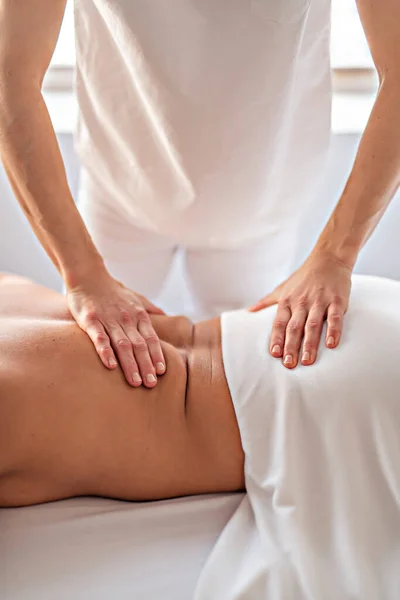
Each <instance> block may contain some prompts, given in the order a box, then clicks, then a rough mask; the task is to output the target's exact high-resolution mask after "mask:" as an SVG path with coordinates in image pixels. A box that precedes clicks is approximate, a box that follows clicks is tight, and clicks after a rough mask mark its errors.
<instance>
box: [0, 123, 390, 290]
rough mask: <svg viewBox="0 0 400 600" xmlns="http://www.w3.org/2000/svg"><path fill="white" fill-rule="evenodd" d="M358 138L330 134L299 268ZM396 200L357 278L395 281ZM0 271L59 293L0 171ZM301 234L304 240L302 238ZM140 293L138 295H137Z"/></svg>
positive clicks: (64, 146) (72, 170)
mask: <svg viewBox="0 0 400 600" xmlns="http://www.w3.org/2000/svg"><path fill="white" fill-rule="evenodd" d="M58 139H59V143H60V147H61V151H62V154H63V157H64V161H65V165H66V170H67V175H68V179H69V182H70V186H71V190H72V192H73V194H74V195H75V194H76V191H77V186H78V178H79V164H78V160H77V158H76V155H75V153H74V151H73V141H72V136H70V135H60V136H59V138H58ZM358 141H359V136H357V135H336V136H334V138H333V140H332V148H331V156H330V161H329V168H328V171H327V174H326V178H325V182H324V185H323V192H322V193H321V194H320V196H319V197H318V198H317V200H316V202H315V204H314V206H313V207H312V209H311V210H310V211H308V213H307V215H305V216H304V220H303V223H300V224H299V232H301V238H302V241H301V242H300V241H299V242H298V253H297V262H298V264H301V262H302V260H303V259H304V258H305V257H306V255H307V253H308V252H309V250H310V249H311V248H312V246H313V244H314V242H315V240H316V238H317V236H318V233H319V231H320V230H321V228H322V227H323V225H324V223H325V221H326V219H327V217H328V215H329V213H330V211H331V210H332V208H333V206H334V204H335V202H336V201H337V198H338V196H339V194H340V192H341V190H342V188H343V186H344V182H345V180H346V178H347V175H348V172H349V170H350V167H351V164H352V161H353V158H354V155H355V152H356V148H357V144H358ZM399 199H400V196H399V195H398V196H397V198H395V199H394V201H393V202H392V204H391V206H390V207H389V210H388V211H387V213H386V215H385V216H384V218H383V220H382V221H381V223H380V225H379V227H378V229H377V231H376V232H375V234H374V236H373V237H372V239H371V240H370V241H369V243H368V245H367V247H366V248H365V249H364V250H363V251H362V253H361V255H360V258H359V261H358V263H357V266H356V271H357V272H360V273H368V274H376V275H381V276H385V277H392V278H395V279H400V260H399V254H400V252H399V242H398V232H399V231H400V200H399ZM0 215H1V216H0V271H1V270H3V271H12V272H15V273H20V274H22V275H27V276H28V277H31V278H32V279H34V280H36V281H38V282H39V283H43V284H45V285H48V286H50V287H53V288H55V289H61V280H60V277H59V276H58V273H57V272H56V270H55V268H54V267H53V265H52V264H51V262H50V260H49V259H48V258H47V256H46V254H45V252H44V251H43V250H42V248H41V247H40V245H39V243H38V242H37V240H36V238H35V236H34V235H33V233H32V232H31V230H30V227H29V225H28V223H27V221H26V220H25V217H24V215H23V214H22V212H21V210H20V208H19V206H18V204H17V202H16V200H15V198H14V197H13V195H12V192H11V190H10V187H9V184H8V182H7V179H6V175H5V173H4V171H3V169H2V168H1V166H0ZM304 232H306V233H305V235H304ZM139 291H140V290H139Z"/></svg>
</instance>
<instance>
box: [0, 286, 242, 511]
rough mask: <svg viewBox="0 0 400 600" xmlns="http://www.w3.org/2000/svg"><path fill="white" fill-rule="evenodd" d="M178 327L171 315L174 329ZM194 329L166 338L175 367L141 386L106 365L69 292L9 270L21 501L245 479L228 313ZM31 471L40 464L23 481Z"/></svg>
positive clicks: (3, 364) (5, 304)
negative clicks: (70, 304)
mask: <svg viewBox="0 0 400 600" xmlns="http://www.w3.org/2000/svg"><path fill="white" fill-rule="evenodd" d="M159 319H164V320H165V318H163V317H159ZM155 326H156V328H157V323H155ZM175 326H176V322H175V323H173V322H171V327H172V329H171V328H170V327H169V326H168V320H167V321H164V323H161V324H160V330H161V331H163V332H164V334H165V335H164V337H166V338H167V339H168V337H169V335H170V337H173V334H172V331H173V329H174V327H175ZM169 332H171V334H169ZM193 339H194V343H193V345H187V343H186V342H185V344H182V345H181V346H180V347H176V346H174V345H172V344H170V343H167V342H163V350H164V354H165V357H166V361H167V374H166V375H165V376H164V377H162V378H160V379H159V382H158V385H157V387H156V388H155V389H154V390H151V391H150V390H146V389H144V388H139V389H133V388H131V387H130V386H128V385H127V384H126V383H125V381H124V378H123V375H122V373H121V372H120V371H119V370H118V371H115V372H111V371H107V370H106V369H105V368H104V367H103V366H102V365H101V363H100V361H99V359H98V357H97V355H96V353H95V351H94V349H93V347H92V344H91V342H90V341H89V339H88V338H87V336H86V334H84V333H83V332H82V331H81V330H80V329H79V327H78V326H77V325H76V324H75V323H74V322H73V321H72V319H71V317H70V315H69V313H68V311H67V309H66V304H65V299H64V298H63V297H62V296H61V295H59V294H57V293H56V292H52V291H50V290H47V289H45V288H41V287H40V286H36V285H33V284H30V283H21V282H20V280H16V281H14V282H12V281H11V280H10V281H9V282H8V283H6V282H3V283H2V282H1V281H0V415H1V418H0V461H2V458H1V457H2V456H3V457H4V456H5V455H7V456H8V457H9V462H10V463H11V466H12V465H14V467H13V468H11V469H10V467H9V471H10V476H12V473H13V472H14V473H15V474H16V476H17V481H18V486H19V487H18V490H19V491H18V493H19V494H20V498H21V502H22V503H27V502H26V501H27V500H29V502H28V503H31V502H35V501H43V500H44V499H48V500H50V499H55V498H57V497H66V496H71V495H82V494H94V495H104V496H111V497H118V498H126V499H131V500H140V499H153V498H163V497H171V496H175V495H184V494H191V493H206V492H218V491H230V490H233V489H239V488H240V487H242V477H243V465H242V451H241V445H240V437H239V433H238V429H237V424H236V419H235V416H234V411H233V407H232V403H231V399H230V395H229V390H228V386H227V383H226V379H225V375H224V371H223V365H222V356H221V341H220V325H219V320H214V321H212V322H209V323H204V324H201V325H199V326H198V327H197V328H196V330H195V335H194V338H193ZM186 365H187V366H186ZM0 470H1V464H0ZM21 471H25V472H26V473H29V476H27V477H25V479H24V484H23V485H21V481H20V478H19V476H20V473H21ZM35 494H37V495H38V496H37V497H36V496H35ZM0 496H1V486H0ZM3 501H4V500H3Z"/></svg>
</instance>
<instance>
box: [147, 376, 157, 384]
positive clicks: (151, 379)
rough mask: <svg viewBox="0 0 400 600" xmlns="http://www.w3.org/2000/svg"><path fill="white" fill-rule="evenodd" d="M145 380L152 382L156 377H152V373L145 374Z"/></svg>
mask: <svg viewBox="0 0 400 600" xmlns="http://www.w3.org/2000/svg"><path fill="white" fill-rule="evenodd" d="M146 381H147V383H154V382H155V381H157V379H156V378H155V377H154V375H151V374H150V375H147V377H146Z"/></svg>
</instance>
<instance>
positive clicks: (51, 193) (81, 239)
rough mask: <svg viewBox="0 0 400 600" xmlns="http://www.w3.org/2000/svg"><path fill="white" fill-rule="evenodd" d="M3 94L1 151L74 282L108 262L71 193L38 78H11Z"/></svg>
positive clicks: (35, 221) (33, 219)
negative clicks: (101, 256)
mask: <svg viewBox="0 0 400 600" xmlns="http://www.w3.org/2000/svg"><path fill="white" fill-rule="evenodd" d="M6 78H7V74H4V73H2V74H1V79H2V88H1V93H0V155H1V158H2V160H3V163H4V167H5V170H6V172H7V174H8V177H9V180H10V182H11V185H12V187H13V189H14V192H15V195H16V196H17V198H18V200H19V203H20V205H21V207H22V209H23V211H24V213H25V214H26V216H27V218H28V219H29V221H30V223H31V226H32V228H33V230H34V231H35V233H36V235H37V237H38V238H39V240H40V242H41V244H42V246H43V247H44V248H45V250H46V251H47V253H48V255H49V256H50V258H51V260H52V261H53V263H54V264H55V266H56V268H57V269H58V270H59V272H60V273H61V275H62V276H63V278H64V280H65V281H66V282H67V283H68V282H70V283H71V285H73V284H74V282H75V281H78V280H79V278H81V277H84V276H85V275H84V273H85V272H87V273H89V272H91V271H93V269H94V268H97V269H98V268H103V262H102V260H101V258H100V256H99V254H98V253H97V251H96V248H95V246H94V244H93V242H92V240H91V238H90V236H89V234H88V232H87V230H86V227H85V225H84V223H83V220H82V218H81V217H80V215H79V212H78V210H77V208H76V206H75V203H74V201H73V198H72V196H71V193H70V190H69V187H68V183H67V178H66V174H65V169H64V165H63V161H62V157H61V154H60V150H59V147H58V143H57V139H56V136H55V133H54V130H53V127H52V124H51V120H50V117H49V114H48V112H47V108H46V105H45V103H44V100H43V97H42V94H41V91H40V89H39V86H38V85H37V84H36V83H30V82H29V81H28V82H26V83H24V82H18V81H17V82H13V81H12V77H10V78H9V81H7V79H6Z"/></svg>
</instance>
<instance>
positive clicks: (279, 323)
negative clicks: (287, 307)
mask: <svg viewBox="0 0 400 600" xmlns="http://www.w3.org/2000/svg"><path fill="white" fill-rule="evenodd" d="M286 326H287V321H285V319H280V318H278V319H276V321H275V323H274V329H286Z"/></svg>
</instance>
